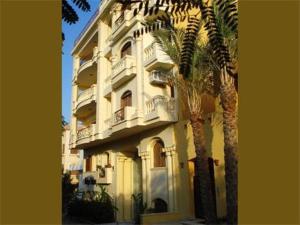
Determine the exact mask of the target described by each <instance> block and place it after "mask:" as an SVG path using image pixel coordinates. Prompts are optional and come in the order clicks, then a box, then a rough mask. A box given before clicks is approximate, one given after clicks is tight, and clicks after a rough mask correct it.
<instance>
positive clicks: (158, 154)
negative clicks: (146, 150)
mask: <svg viewBox="0 0 300 225" xmlns="http://www.w3.org/2000/svg"><path fill="white" fill-rule="evenodd" d="M163 147H164V143H163V142H162V141H160V140H159V141H156V143H155V144H154V147H153V162H154V164H153V166H154V167H165V166H166V154H165V153H164V152H163V151H162V149H163Z"/></svg>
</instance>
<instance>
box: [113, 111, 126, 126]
mask: <svg viewBox="0 0 300 225" xmlns="http://www.w3.org/2000/svg"><path fill="white" fill-rule="evenodd" d="M114 117H115V118H114V122H115V123H118V122H121V121H123V120H124V119H125V108H121V109H119V110H118V111H116V112H115V116H114Z"/></svg>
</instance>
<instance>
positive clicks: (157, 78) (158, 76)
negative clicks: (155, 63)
mask: <svg viewBox="0 0 300 225" xmlns="http://www.w3.org/2000/svg"><path fill="white" fill-rule="evenodd" d="M149 81H150V84H154V85H166V84H167V77H166V75H165V74H164V73H163V72H162V71H159V70H153V71H151V72H150V76H149Z"/></svg>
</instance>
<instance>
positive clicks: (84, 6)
mask: <svg viewBox="0 0 300 225" xmlns="http://www.w3.org/2000/svg"><path fill="white" fill-rule="evenodd" d="M72 2H73V3H74V4H75V5H76V6H77V7H78V8H79V9H81V10H82V11H84V12H89V11H90V10H91V6H90V4H89V3H88V1H87V0H72Z"/></svg>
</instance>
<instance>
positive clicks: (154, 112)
mask: <svg viewBox="0 0 300 225" xmlns="http://www.w3.org/2000/svg"><path fill="white" fill-rule="evenodd" d="M155 119H156V120H159V121H165V122H175V121H177V120H178V115H177V110H176V100H175V98H167V97H165V96H163V95H156V96H154V97H153V98H151V99H150V100H149V101H147V102H146V112H145V122H149V121H151V120H155Z"/></svg>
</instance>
